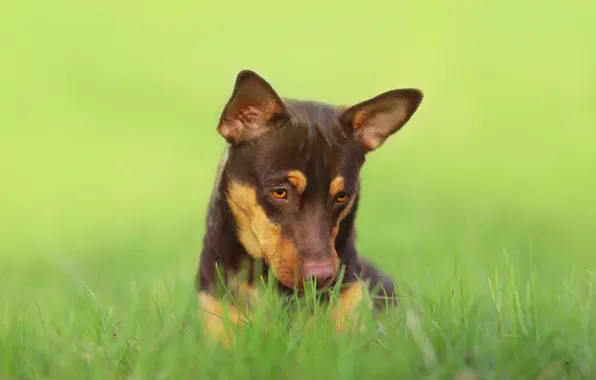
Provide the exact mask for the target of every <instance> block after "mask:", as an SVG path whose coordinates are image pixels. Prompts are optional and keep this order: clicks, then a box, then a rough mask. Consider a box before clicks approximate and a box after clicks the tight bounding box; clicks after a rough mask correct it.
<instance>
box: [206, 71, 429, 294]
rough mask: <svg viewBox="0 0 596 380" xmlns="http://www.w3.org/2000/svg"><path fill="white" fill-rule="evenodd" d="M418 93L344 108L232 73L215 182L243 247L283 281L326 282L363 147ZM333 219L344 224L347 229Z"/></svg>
mask: <svg viewBox="0 0 596 380" xmlns="http://www.w3.org/2000/svg"><path fill="white" fill-rule="evenodd" d="M421 101H422V92H421V91H419V90H416V89H399V90H393V91H388V92H385V93H383V94H380V95H378V96H376V97H374V98H371V99H368V100H366V101H363V102H361V103H358V104H356V105H353V106H351V107H339V106H332V105H327V104H323V103H318V102H311V101H299V100H288V99H282V98H280V97H279V96H278V94H277V93H276V92H275V91H274V89H273V88H272V87H271V85H270V84H269V83H267V82H266V81H265V80H264V79H263V78H261V77H260V76H259V75H257V74H256V73H254V72H252V71H248V70H245V71H242V72H240V73H239V74H238V76H237V78H236V83H235V86H234V89H233V92H232V95H231V97H230V99H229V101H228V103H227V104H226V106H225V107H224V110H223V112H222V115H221V118H220V122H219V125H218V127H217V131H218V132H219V133H220V134H221V135H222V136H223V137H224V138H225V139H226V140H227V142H228V143H229V144H230V147H229V151H228V158H227V162H226V165H225V170H224V176H223V182H222V186H223V191H224V193H225V199H226V201H227V203H228V205H229V208H230V210H231V212H232V214H233V216H234V219H235V222H236V230H237V235H238V239H239V240H240V242H241V243H242V244H243V246H244V248H245V249H246V251H247V252H248V254H249V255H251V256H252V257H254V258H262V259H264V260H265V262H266V263H267V264H268V266H269V267H270V268H271V270H272V271H273V274H274V275H275V277H276V278H277V279H278V280H279V281H280V282H281V283H282V284H283V285H285V286H287V287H291V288H298V289H299V288H302V287H303V286H304V281H303V280H305V279H313V278H314V279H316V281H317V284H318V286H321V287H324V286H325V285H328V284H329V283H331V282H333V280H334V278H335V277H336V275H337V273H338V270H339V258H338V254H337V251H336V248H337V245H338V244H340V241H339V240H341V239H344V240H345V239H347V238H349V233H350V232H351V227H352V224H353V214H354V212H355V208H356V203H357V200H358V191H359V172H360V169H361V167H362V165H363V163H364V159H365V156H366V154H367V153H368V152H371V151H373V150H375V149H377V148H379V147H380V146H381V145H382V144H383V143H384V142H385V141H386V139H387V138H388V137H389V136H391V135H393V134H394V133H395V132H397V131H398V130H399V129H400V128H401V127H402V126H403V125H404V124H405V123H406V122H407V121H408V120H409V119H410V117H411V116H412V115H413V114H414V112H415V111H416V109H417V108H418V106H419V105H420V102H421ZM348 218H349V219H350V220H349V221H348ZM342 220H343V221H345V224H350V225H349V226H347V227H346V228H345V230H346V231H344V228H342V227H344V226H343V225H341V222H342ZM342 235H345V236H343V237H342ZM336 240H337V241H336Z"/></svg>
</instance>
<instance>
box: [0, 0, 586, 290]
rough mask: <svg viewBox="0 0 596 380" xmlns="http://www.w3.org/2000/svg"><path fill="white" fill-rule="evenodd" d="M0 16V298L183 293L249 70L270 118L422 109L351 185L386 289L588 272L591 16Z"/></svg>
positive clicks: (337, 10) (508, 1)
mask: <svg viewBox="0 0 596 380" xmlns="http://www.w3.org/2000/svg"><path fill="white" fill-rule="evenodd" d="M2 8H3V10H2V12H0V13H2V16H0V17H1V18H2V19H3V20H2V22H1V23H0V43H1V44H0V46H2V48H1V51H2V53H1V58H0V67H1V70H0V83H1V84H0V96H1V99H0V111H1V112H0V131H1V132H0V154H1V159H0V170H1V171H0V173H1V175H0V210H1V211H0V223H1V228H0V259H1V261H0V263H1V265H0V278H1V280H0V281H1V283H2V287H3V289H4V290H5V291H6V290H8V291H7V293H5V295H10V294H12V293H11V292H12V291H16V290H18V289H22V288H23V287H24V286H26V287H27V288H28V289H29V291H35V292H54V291H56V289H60V286H61V284H68V283H70V282H68V281H70V280H69V279H68V278H71V277H76V278H78V279H79V280H80V281H82V282H84V283H93V282H94V281H100V283H101V284H104V286H112V287H113V288H114V289H115V290H114V291H116V289H121V285H122V284H123V281H130V279H133V280H134V281H136V282H137V283H139V282H143V283H145V284H147V286H150V285H151V284H152V283H154V282H156V281H159V280H160V279H161V278H162V277H163V276H175V277H177V278H179V279H180V281H183V282H188V284H189V286H191V284H192V280H193V279H192V277H193V276H194V271H195V268H196V265H197V263H198V255H199V252H200V246H201V240H202V235H203V232H204V230H203V227H204V218H205V209H206V205H207V201H208V197H209V192H210V190H211V188H212V184H213V180H214V174H215V167H216V164H217V162H218V160H219V157H220V151H221V150H222V149H223V147H224V141H223V139H222V138H220V137H219V135H217V133H216V131H215V127H216V122H217V119H218V117H219V113H220V111H221V108H222V107H223V105H224V103H225V101H226V100H227V98H228V96H229V94H230V91H231V89H232V85H233V81H234V78H235V75H236V74H237V72H238V71H239V70H241V69H244V68H250V69H253V70H255V71H257V72H258V73H259V74H261V75H262V76H264V77H265V78H266V79H267V80H268V81H270V83H271V84H272V85H273V86H274V87H275V88H276V89H277V91H278V92H279V93H280V94H281V95H282V96H289V97H297V98H313V99H317V100H323V101H328V102H332V103H354V102H357V101H360V100H364V99H366V98H368V97H371V96H374V95H376V94H377V93H380V92H383V91H386V90H389V89H391V88H396V87H418V88H421V89H422V90H423V91H424V93H425V99H424V102H423V104H422V106H421V107H420V109H419V111H418V113H417V114H416V115H415V116H414V118H413V119H412V120H411V121H410V123H409V124H408V125H407V126H406V128H405V129H403V130H402V131H401V132H400V133H399V134H397V135H395V136H394V137H393V138H392V139H391V140H390V141H389V142H388V143H387V144H386V145H385V146H384V147H383V148H382V149H381V150H380V151H378V152H375V153H373V154H372V155H371V156H370V158H369V160H368V162H367V165H366V168H365V170H364V174H363V175H364V189H363V193H364V199H363V203H362V207H361V209H360V213H359V220H358V233H359V234H358V245H359V247H360V249H361V250H362V251H363V252H365V253H366V254H367V255H369V256H371V257H373V258H374V259H375V260H376V261H378V262H380V263H382V265H383V267H385V268H387V270H389V271H390V272H391V273H393V274H394V275H395V276H397V277H399V278H400V279H402V280H405V281H419V280H420V279H421V278H423V277H425V267H427V268H428V271H429V272H430V273H431V274H433V275H434V276H435V277H436V276H438V277H439V278H449V277H450V276H453V265H454V264H453V263H454V260H455V259H456V258H457V260H458V261H460V262H462V263H470V265H468V266H467V267H466V268H467V269H466V272H465V273H466V275H467V276H468V277H469V278H470V279H471V280H473V279H478V280H482V277H481V276H478V274H479V273H481V272H482V271H486V272H489V273H490V272H492V271H494V268H495V267H500V266H501V265H503V253H504V252H508V253H509V254H511V255H517V256H518V257H519V258H520V262H522V263H524V262H525V263H527V264H528V265H530V264H532V265H535V266H536V267H537V268H539V270H540V271H544V272H545V273H547V274H548V275H549V276H550V275H552V276H554V277H552V278H553V279H554V280H556V276H563V275H567V274H568V273H570V272H571V270H572V267H573V266H576V267H578V268H580V267H582V268H585V267H586V266H587V267H591V268H593V267H594V263H595V259H594V257H596V252H595V249H596V234H595V233H594V229H595V227H596V215H595V214H594V210H595V206H596V149H594V141H595V139H596V111H595V110H596V108H595V107H594V103H595V102H596V44H594V37H595V36H596V23H594V19H595V16H596V13H595V10H596V6H595V5H593V4H590V3H589V2H586V1H566V2H564V1H562V0H556V1H554V0H553V1H541V2H538V1H531V0H521V1H519V0H518V1H513V0H505V1H499V2H474V1H460V2H440V1H419V2H393V1H370V2H347V1H342V2H315V1H303V2H296V3H284V2H276V1H271V0H268V1H251V2H239V1H236V2H230V1H227V2H226V1H223V2H207V1H171V2H141V1H114V0H105V1H96V0H91V1H85V2H81V1H73V0H62V1H60V2H41V1H28V2H13V3H11V4H4V5H3V6H2ZM466 265H467V264H466ZM528 268H529V266H528ZM521 270H522V271H523V270H525V269H524V268H522V269H521ZM65 274H68V275H65ZM460 275H461V274H460ZM65 278H67V279H65ZM99 278H101V280H98V279H99Z"/></svg>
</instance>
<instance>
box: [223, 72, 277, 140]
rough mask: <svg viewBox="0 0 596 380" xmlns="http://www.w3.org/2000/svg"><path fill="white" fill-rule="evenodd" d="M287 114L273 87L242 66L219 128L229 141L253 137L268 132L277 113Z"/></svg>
mask: <svg viewBox="0 0 596 380" xmlns="http://www.w3.org/2000/svg"><path fill="white" fill-rule="evenodd" d="M284 115H286V107H285V105H284V103H283V101H282V100H281V98H280V97H279V96H278V95H277V93H276V92H275V90H273V87H271V85H270V84H269V83H267V81H265V79H263V78H261V77H260V76H259V75H258V74H257V73H255V72H253V71H250V70H242V71H241V72H240V73H238V76H237V77H236V83H235V85H234V90H233V92H232V96H231V97H230V99H229V100H228V103H227V104H226V106H225V107H224V110H223V112H222V115H221V118H220V121H219V125H218V126H217V132H218V133H219V134H220V135H222V136H223V137H224V138H225V139H226V141H227V142H228V143H230V144H238V143H240V142H243V141H248V140H252V139H254V138H257V137H259V136H261V135H262V134H263V133H265V132H267V130H268V129H269V128H270V125H269V122H270V121H271V119H273V118H274V117H279V116H284Z"/></svg>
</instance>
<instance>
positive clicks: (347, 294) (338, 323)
mask: <svg viewBox="0 0 596 380" xmlns="http://www.w3.org/2000/svg"><path fill="white" fill-rule="evenodd" d="M370 311H372V302H371V300H370V296H369V294H368V290H367V287H366V285H365V284H363V283H362V282H355V283H353V284H351V285H350V286H349V287H348V288H346V289H344V290H342V291H341V293H340V296H339V300H338V302H337V304H335V305H333V307H332V309H331V313H330V319H331V323H332V324H333V327H334V328H335V330H336V331H337V332H341V333H345V332H348V331H354V332H355V331H359V332H364V331H365V330H366V323H365V320H366V318H365V317H366V316H365V315H364V314H365V312H370Z"/></svg>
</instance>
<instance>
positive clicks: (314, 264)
mask: <svg viewBox="0 0 596 380" xmlns="http://www.w3.org/2000/svg"><path fill="white" fill-rule="evenodd" d="M334 276H335V266H334V265H333V262H332V261H331V260H324V261H320V260H317V261H305V262H304V264H303V266H302V277H304V278H305V279H312V280H316V281H317V284H320V285H322V284H324V283H327V282H328V281H329V280H331V279H332V278H333V277H334Z"/></svg>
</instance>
